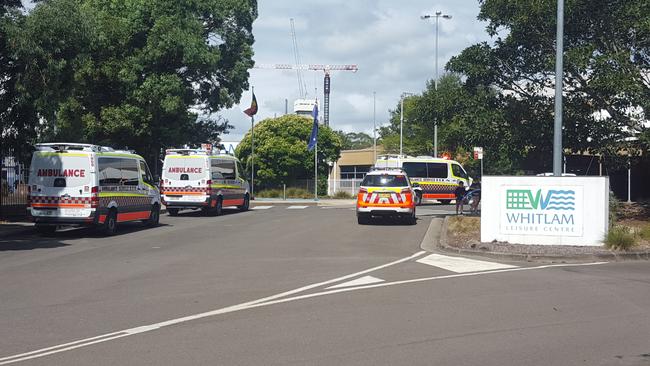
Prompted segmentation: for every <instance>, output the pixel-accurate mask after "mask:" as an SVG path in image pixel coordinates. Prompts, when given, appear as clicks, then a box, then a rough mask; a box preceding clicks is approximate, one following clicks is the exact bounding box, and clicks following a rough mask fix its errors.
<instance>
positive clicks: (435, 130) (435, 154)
mask: <svg viewBox="0 0 650 366" xmlns="http://www.w3.org/2000/svg"><path fill="white" fill-rule="evenodd" d="M441 17H442V18H443V19H451V15H449V14H443V13H442V12H441V11H436V15H430V14H426V15H423V16H421V17H420V18H422V19H429V18H436V47H435V53H434V54H435V64H436V69H435V77H434V79H433V88H434V90H436V91H438V19H439V18H441ZM436 97H438V95H437V94H436ZM435 118H436V119H435V121H434V122H433V157H435V158H437V157H438V116H436V117H435Z"/></svg>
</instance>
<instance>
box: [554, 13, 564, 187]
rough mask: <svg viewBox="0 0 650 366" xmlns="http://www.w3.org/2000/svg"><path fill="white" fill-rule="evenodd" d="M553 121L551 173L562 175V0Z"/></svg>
mask: <svg viewBox="0 0 650 366" xmlns="http://www.w3.org/2000/svg"><path fill="white" fill-rule="evenodd" d="M555 39H556V41H555V123H554V126H553V175H554V176H556V177H560V176H562V84H563V78H562V76H563V73H564V70H563V69H564V66H563V64H562V63H563V59H562V54H563V51H564V0H557V30H556V35H555Z"/></svg>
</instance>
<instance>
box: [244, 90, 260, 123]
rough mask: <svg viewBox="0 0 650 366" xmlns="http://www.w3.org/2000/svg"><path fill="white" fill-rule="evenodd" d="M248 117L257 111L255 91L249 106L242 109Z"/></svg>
mask: <svg viewBox="0 0 650 366" xmlns="http://www.w3.org/2000/svg"><path fill="white" fill-rule="evenodd" d="M244 113H246V114H247V115H248V116H249V117H253V116H254V115H255V114H256V113H257V99H255V93H253V100H252V101H251V107H250V108H248V109H247V110H245V111H244Z"/></svg>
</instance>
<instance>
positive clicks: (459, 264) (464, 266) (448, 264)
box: [416, 254, 517, 273]
mask: <svg viewBox="0 0 650 366" xmlns="http://www.w3.org/2000/svg"><path fill="white" fill-rule="evenodd" d="M416 262H418V263H422V264H428V265H430V266H434V267H438V268H442V269H446V270H448V271H452V272H456V273H467V272H479V271H491V270H495V269H505V268H517V266H511V265H509V264H502V263H496V262H486V261H479V260H476V259H469V258H463V257H449V256H446V255H440V254H431V255H428V256H426V257H424V258H420V259H418V260H417V261H416Z"/></svg>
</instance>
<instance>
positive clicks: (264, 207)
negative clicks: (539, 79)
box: [251, 206, 273, 210]
mask: <svg viewBox="0 0 650 366" xmlns="http://www.w3.org/2000/svg"><path fill="white" fill-rule="evenodd" d="M271 207H273V206H255V207H252V208H251V210H268V209H269V208H271Z"/></svg>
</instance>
